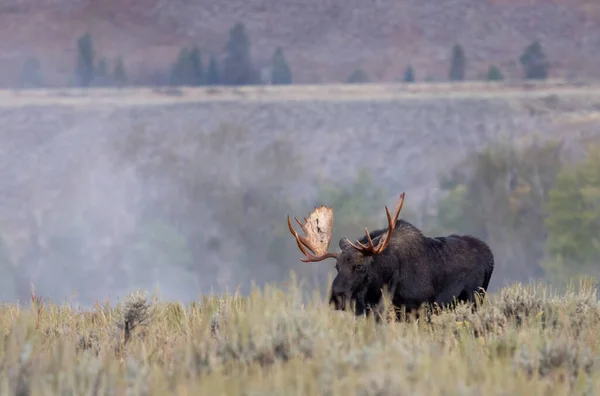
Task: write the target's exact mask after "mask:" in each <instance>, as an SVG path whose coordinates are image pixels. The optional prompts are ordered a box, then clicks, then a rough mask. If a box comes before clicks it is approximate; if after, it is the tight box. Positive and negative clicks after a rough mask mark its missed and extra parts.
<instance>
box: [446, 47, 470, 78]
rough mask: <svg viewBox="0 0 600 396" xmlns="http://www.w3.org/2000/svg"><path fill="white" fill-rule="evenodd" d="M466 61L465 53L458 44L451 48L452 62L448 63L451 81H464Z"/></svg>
mask: <svg viewBox="0 0 600 396" xmlns="http://www.w3.org/2000/svg"><path fill="white" fill-rule="evenodd" d="M465 68H466V59H465V52H464V50H463V48H462V46H461V45H460V44H455V45H454V47H452V60H451V63H450V73H449V77H450V80H451V81H462V80H464V79H465Z"/></svg>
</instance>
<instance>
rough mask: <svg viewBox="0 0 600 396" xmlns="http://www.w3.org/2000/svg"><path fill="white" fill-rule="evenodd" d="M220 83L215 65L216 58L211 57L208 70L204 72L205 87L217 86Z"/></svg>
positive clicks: (216, 65)
mask: <svg viewBox="0 0 600 396" xmlns="http://www.w3.org/2000/svg"><path fill="white" fill-rule="evenodd" d="M220 82H221V78H220V76H219V65H218V64H217V58H215V56H214V55H211V57H210V61H209V62H208V70H207V71H206V85H218V84H220Z"/></svg>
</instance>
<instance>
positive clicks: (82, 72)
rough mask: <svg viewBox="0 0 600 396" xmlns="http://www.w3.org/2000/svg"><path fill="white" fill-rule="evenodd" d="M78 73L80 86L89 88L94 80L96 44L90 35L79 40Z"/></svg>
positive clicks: (87, 34)
mask: <svg viewBox="0 0 600 396" xmlns="http://www.w3.org/2000/svg"><path fill="white" fill-rule="evenodd" d="M76 73H77V79H78V84H79V86H82V87H88V86H89V85H90V84H91V82H92V80H93V79H94V44H93V42H92V36H91V35H90V34H89V33H86V34H85V35H83V36H82V37H80V38H79V39H78V40H77V71H76Z"/></svg>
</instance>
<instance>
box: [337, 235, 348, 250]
mask: <svg viewBox="0 0 600 396" xmlns="http://www.w3.org/2000/svg"><path fill="white" fill-rule="evenodd" d="M339 245H340V249H342V250H344V249H346V248H347V247H348V246H350V243H348V238H346V237H344V238H342V239H340V243H339Z"/></svg>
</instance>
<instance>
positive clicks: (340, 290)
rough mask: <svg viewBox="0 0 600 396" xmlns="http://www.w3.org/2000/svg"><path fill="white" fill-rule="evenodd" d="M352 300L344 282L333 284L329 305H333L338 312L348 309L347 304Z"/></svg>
mask: <svg viewBox="0 0 600 396" xmlns="http://www.w3.org/2000/svg"><path fill="white" fill-rule="evenodd" d="M349 299H350V294H349V293H348V291H347V288H346V287H345V285H343V284H342V282H339V281H338V282H336V281H334V282H333V285H332V287H331V298H330V299H329V303H330V304H333V305H334V307H335V309H336V310H342V311H343V310H344V309H345V308H346V302H347V301H348V300H349Z"/></svg>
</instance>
